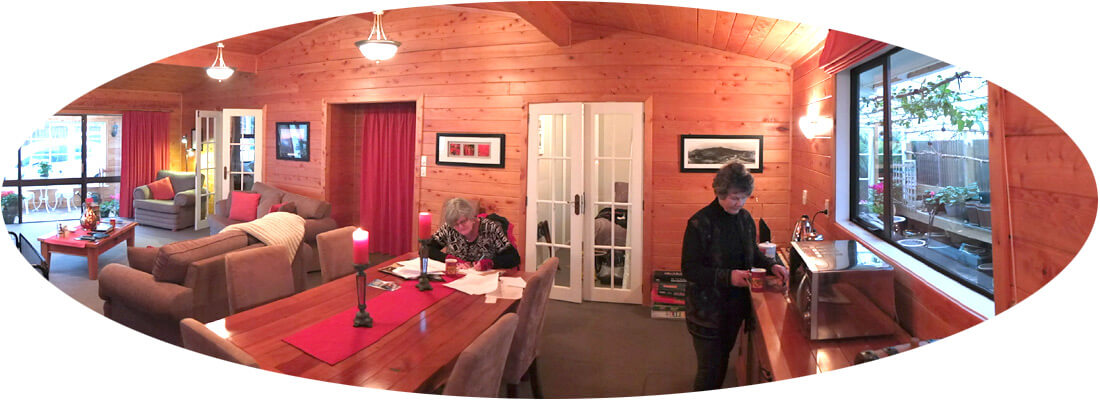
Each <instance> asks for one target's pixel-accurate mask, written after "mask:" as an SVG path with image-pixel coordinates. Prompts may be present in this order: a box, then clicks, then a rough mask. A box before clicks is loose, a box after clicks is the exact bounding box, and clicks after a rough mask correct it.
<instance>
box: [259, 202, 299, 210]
mask: <svg viewBox="0 0 1100 400" xmlns="http://www.w3.org/2000/svg"><path fill="white" fill-rule="evenodd" d="M279 211H282V212H288V213H292V212H296V211H298V207H296V206H295V205H294V202H293V201H287V202H283V203H279V204H276V205H273V206H271V209H270V210H268V211H267V212H279Z"/></svg>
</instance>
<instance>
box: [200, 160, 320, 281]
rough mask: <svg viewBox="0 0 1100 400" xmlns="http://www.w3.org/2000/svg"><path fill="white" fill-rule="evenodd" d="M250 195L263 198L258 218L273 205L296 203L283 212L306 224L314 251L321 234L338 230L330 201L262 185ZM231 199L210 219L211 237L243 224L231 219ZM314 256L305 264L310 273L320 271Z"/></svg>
mask: <svg viewBox="0 0 1100 400" xmlns="http://www.w3.org/2000/svg"><path fill="white" fill-rule="evenodd" d="M249 192H251V193H259V194H260V204H259V206H257V207H256V218H260V217H263V216H264V215H267V213H268V212H269V211H270V210H271V206H273V205H276V204H281V203H288V202H289V203H293V204H294V205H293V206H290V207H288V206H284V207H283V208H281V209H280V211H287V212H293V213H295V214H298V216H300V217H302V218H304V219H305V220H306V236H305V239H303V240H304V241H305V243H306V244H308V245H309V246H310V247H311V248H313V249H316V248H317V234H318V233H321V232H327V231H330V230H333V229H336V227H337V225H336V220H334V219H332V216H331V215H332V204H329V202H327V201H323V200H317V199H314V198H310V197H306V196H302V195H300V194H297V193H291V192H287V191H285V190H282V189H279V188H276V187H274V186H271V185H267V184H265V183H263V182H256V183H255V184H253V185H252V190H250V191H249ZM231 199H232V196H230V197H228V198H226V199H225V200H219V201H217V202H215V203H214V215H211V216H210V217H209V221H210V233H211V234H215V233H218V232H221V231H222V229H225V227H227V226H229V225H233V224H238V223H241V222H243V221H237V220H233V219H229V210H230V207H231V206H232V203H231V202H230V200H231ZM312 254H313V258H312V259H310V260H308V262H307V263H306V271H307V272H309V271H317V270H319V269H320V265H321V263H320V260H319V259H318V258H317V254H316V252H313V253H312Z"/></svg>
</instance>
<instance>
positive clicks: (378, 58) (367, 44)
mask: <svg viewBox="0 0 1100 400" xmlns="http://www.w3.org/2000/svg"><path fill="white" fill-rule="evenodd" d="M355 46H356V47H358V48H359V51H360V52H362V53H363V57H366V58H367V59H368V60H371V61H374V62H375V63H380V62H382V60H389V59H390V58H393V56H394V55H395V54H397V47H398V46H401V42H398V41H396V40H389V39H388V38H386V31H384V30H382V12H381V11H375V12H374V26H373V27H371V28H370V36H367V40H360V41H358V42H355Z"/></svg>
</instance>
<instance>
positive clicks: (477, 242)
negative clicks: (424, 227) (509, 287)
mask: <svg viewBox="0 0 1100 400" xmlns="http://www.w3.org/2000/svg"><path fill="white" fill-rule="evenodd" d="M428 250H429V257H430V258H432V259H434V260H438V261H443V260H444V259H445V257H446V256H447V255H451V256H453V257H455V258H458V259H460V260H463V261H466V262H468V263H471V264H476V265H475V266H477V267H481V268H483V269H489V268H512V267H515V266H517V265H519V252H518V251H516V248H515V247H513V246H512V243H511V242H510V241H508V235H507V232H506V230H505V226H504V225H503V224H502V223H501V222H500V221H497V220H494V219H490V218H480V217H478V216H477V211H476V210H474V207H473V206H472V205H471V204H470V202H468V201H466V199H463V198H460V197H456V198H453V199H450V200H447V201H446V202H445V203H443V225H441V226H440V227H439V230H438V231H436V232H435V234H434V235H432V238H431V242H430V243H428Z"/></svg>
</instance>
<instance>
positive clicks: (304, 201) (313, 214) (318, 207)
mask: <svg viewBox="0 0 1100 400" xmlns="http://www.w3.org/2000/svg"><path fill="white" fill-rule="evenodd" d="M283 200H284V201H293V202H294V206H295V207H297V208H298V211H297V213H298V215H299V216H301V217H302V218H307V219H319V218H324V217H327V216H328V213H329V209H330V208H331V207H332V206H331V205H329V203H328V202H325V201H321V200H317V199H314V198H311V197H306V196H302V195H300V194H297V193H290V192H287V193H286V194H284V195H283Z"/></svg>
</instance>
